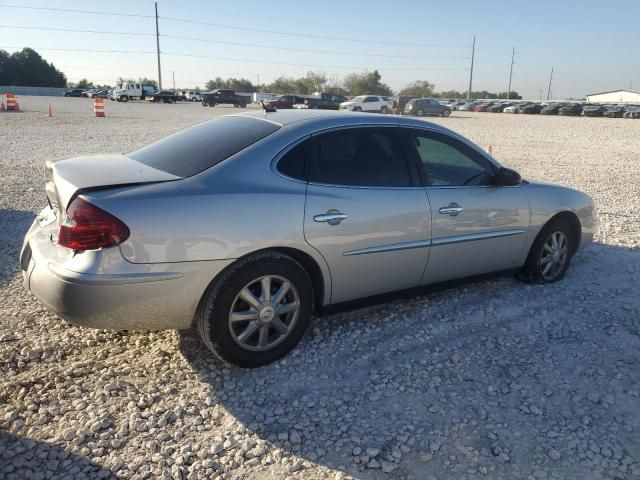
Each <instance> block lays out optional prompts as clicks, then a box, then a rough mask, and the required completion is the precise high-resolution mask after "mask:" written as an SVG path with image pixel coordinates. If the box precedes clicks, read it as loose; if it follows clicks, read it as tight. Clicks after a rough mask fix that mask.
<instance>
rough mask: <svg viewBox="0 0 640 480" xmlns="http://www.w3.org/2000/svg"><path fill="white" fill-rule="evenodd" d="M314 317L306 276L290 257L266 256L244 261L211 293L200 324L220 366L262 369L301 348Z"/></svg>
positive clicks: (203, 304) (205, 300)
mask: <svg viewBox="0 0 640 480" xmlns="http://www.w3.org/2000/svg"><path fill="white" fill-rule="evenodd" d="M312 311H313V287H312V284H311V279H310V278H309V275H308V274H307V272H306V271H305V270H304V268H303V267H302V266H301V265H300V264H299V263H298V262H296V261H295V260H294V259H292V258H291V257H289V256H287V255H284V254H282V253H279V252H269V251H267V252H262V253H258V254H255V255H251V256H249V257H247V258H245V259H243V260H240V261H239V262H237V263H236V264H234V265H232V266H231V267H230V268H229V269H228V270H227V271H226V272H225V273H223V274H222V276H221V277H220V278H219V279H218V280H216V281H215V282H214V283H213V284H212V285H211V286H210V287H209V289H208V290H207V292H206V293H205V296H204V297H203V300H202V302H201V305H200V308H199V309H198V314H197V324H198V330H199V332H200V336H201V337H202V340H203V341H204V343H205V344H206V345H207V347H208V348H209V349H210V350H211V351H212V352H213V353H214V354H215V355H216V356H218V357H219V358H220V359H221V360H223V361H225V362H229V363H233V364H235V365H238V366H241V367H259V366H261V365H266V364H268V363H271V362H273V361H275V360H277V359H278V358H280V357H282V356H284V355H286V354H287V353H289V351H291V350H292V349H293V348H294V347H295V346H296V345H297V344H298V342H299V341H300V339H301V338H302V336H303V334H304V332H305V330H306V329H307V326H308V324H309V321H310V319H311V314H312Z"/></svg>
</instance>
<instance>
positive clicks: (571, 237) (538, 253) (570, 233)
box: [518, 218, 577, 283]
mask: <svg viewBox="0 0 640 480" xmlns="http://www.w3.org/2000/svg"><path fill="white" fill-rule="evenodd" d="M555 232H562V233H563V234H564V235H565V237H566V241H567V256H566V260H565V261H564V264H563V265H562V268H560V269H558V271H557V272H556V273H555V274H554V275H553V276H552V277H551V278H549V277H547V276H545V275H544V274H543V271H542V268H543V267H542V265H541V263H540V261H541V257H542V255H543V250H544V248H545V243H546V242H547V240H548V239H549V238H550V237H551V235H552V234H554V233H555ZM575 239H576V232H574V228H573V227H572V226H571V224H570V223H569V222H568V221H567V220H564V219H562V218H558V219H555V220H551V221H550V222H549V223H547V224H546V225H545V226H544V227H543V229H542V230H541V231H540V233H539V234H538V236H537V237H536V239H535V241H534V242H533V245H532V246H531V249H530V250H529V255H528V256H527V261H526V262H525V264H524V267H522V271H521V272H520V274H519V275H518V278H519V279H520V280H522V281H524V282H526V283H554V282H557V281H559V280H562V278H563V277H564V276H565V274H566V273H567V270H568V269H569V265H570V264H571V259H572V257H573V255H574V253H575V251H576V248H577V245H576V243H575V242H576V240H575Z"/></svg>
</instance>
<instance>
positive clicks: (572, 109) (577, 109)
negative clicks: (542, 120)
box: [558, 103, 582, 116]
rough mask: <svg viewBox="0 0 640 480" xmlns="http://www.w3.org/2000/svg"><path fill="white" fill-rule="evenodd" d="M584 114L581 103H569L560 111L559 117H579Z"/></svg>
mask: <svg viewBox="0 0 640 480" xmlns="http://www.w3.org/2000/svg"><path fill="white" fill-rule="evenodd" d="M581 113H582V105H580V104H579V103H569V104H567V105H565V106H564V107H561V108H560V110H558V115H570V116H579V115H580V114H581Z"/></svg>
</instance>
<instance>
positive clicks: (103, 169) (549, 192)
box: [20, 110, 596, 367]
mask: <svg viewBox="0 0 640 480" xmlns="http://www.w3.org/2000/svg"><path fill="white" fill-rule="evenodd" d="M46 194H47V197H48V203H49V205H48V206H47V207H46V208H45V209H44V210H42V212H41V213H40V214H39V215H38V216H37V218H36V220H35V221H34V223H33V225H32V227H31V229H30V230H29V232H28V233H27V235H26V238H25V241H24V245H23V248H22V251H21V258H20V262H21V268H22V272H23V276H24V282H25V285H26V287H27V288H28V289H29V290H30V291H31V292H33V294H35V295H36V296H37V297H38V298H39V299H40V300H41V301H42V302H43V303H44V304H45V305H47V306H48V307H49V308H50V309H51V310H53V311H54V312H56V313H57V314H58V315H60V316H61V317H63V318H65V319H67V320H68V321H70V322H73V323H76V324H80V325H84V326H88V327H94V328H111V329H174V328H175V329H182V328H189V327H190V326H191V325H192V324H194V323H195V324H196V325H197V327H198V329H199V331H200V333H201V335H202V339H203V341H204V343H205V344H206V345H207V346H208V347H209V348H210V349H211V350H212V352H213V353H215V354H216V355H218V356H219V357H220V358H221V359H223V360H224V361H227V362H231V363H235V364H238V365H241V366H246V367H254V366H259V365H263V364H266V363H269V362H272V361H274V360H276V359H277V358H279V357H281V356H283V355H285V354H286V353H287V352H289V351H290V350H291V349H292V348H293V347H294V346H295V345H296V344H297V343H298V342H299V340H300V339H301V337H302V336H303V334H304V331H305V329H306V328H307V326H308V324H309V321H310V319H311V316H312V315H313V313H314V312H318V311H319V310H321V308H322V307H325V306H328V305H334V304H339V303H342V302H347V301H351V300H354V299H359V298H363V297H370V296H374V295H378V294H382V293H386V292H390V291H395V290H401V289H408V288H412V287H417V286H421V285H427V284H435V283H438V282H443V281H448V280H452V279H456V278H462V277H468V276H474V275H479V274H484V273H488V272H496V271H510V272H514V271H515V272H519V277H520V278H522V279H523V280H525V281H529V282H542V283H546V282H554V281H557V280H559V279H561V278H562V277H563V276H564V274H565V272H566V271H567V268H568V267H569V263H570V261H571V258H572V256H573V255H574V254H575V253H576V251H577V250H578V248H579V247H581V246H583V245H586V244H588V243H590V242H591V241H592V239H593V235H594V232H595V229H596V216H595V210H594V205H593V202H592V200H591V198H590V197H589V196H587V195H585V194H584V193H581V192H578V191H576V190H572V189H569V188H564V187H560V186H554V185H545V184H541V183H536V182H531V181H525V180H522V179H521V178H520V175H519V174H518V173H517V172H515V171H513V170H511V169H508V168H505V167H502V166H500V165H499V164H498V163H497V162H496V161H495V160H494V159H493V158H492V157H491V156H489V155H488V154H486V153H485V152H484V151H482V150H481V149H480V148H478V147H477V146H476V145H474V144H472V143H471V142H469V141H468V140H466V139H464V138H463V137H461V136H460V135H458V134H456V133H455V132H452V131H451V130H448V129H446V128H443V127H441V126H438V125H434V124H431V123H428V122H424V121H421V120H412V119H409V118H401V117H388V116H379V115H369V114H344V113H340V112H328V111H318V110H314V111H281V112H262V111H260V112H254V113H247V114H241V115H229V116H225V117H220V118H216V119H214V120H210V121H207V122H204V123H201V124H198V125H196V126H193V127H191V128H188V129H186V130H183V131H181V132H178V133H176V134H174V135H171V136H169V137H167V138H165V139H163V140H160V141H158V142H156V143H154V144H151V145H149V146H147V147H144V148H142V149H140V150H137V151H135V152H132V153H129V154H127V155H95V156H84V157H75V158H70V159H66V160H61V161H57V162H48V163H47V164H46Z"/></svg>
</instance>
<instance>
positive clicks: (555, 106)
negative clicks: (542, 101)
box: [540, 103, 565, 115]
mask: <svg viewBox="0 0 640 480" xmlns="http://www.w3.org/2000/svg"><path fill="white" fill-rule="evenodd" d="M564 105H565V104H564V103H551V104H549V105H547V106H546V107H544V108H543V109H542V110H540V114H541V115H558V112H559V111H560V109H561V108H562V107H564Z"/></svg>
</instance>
